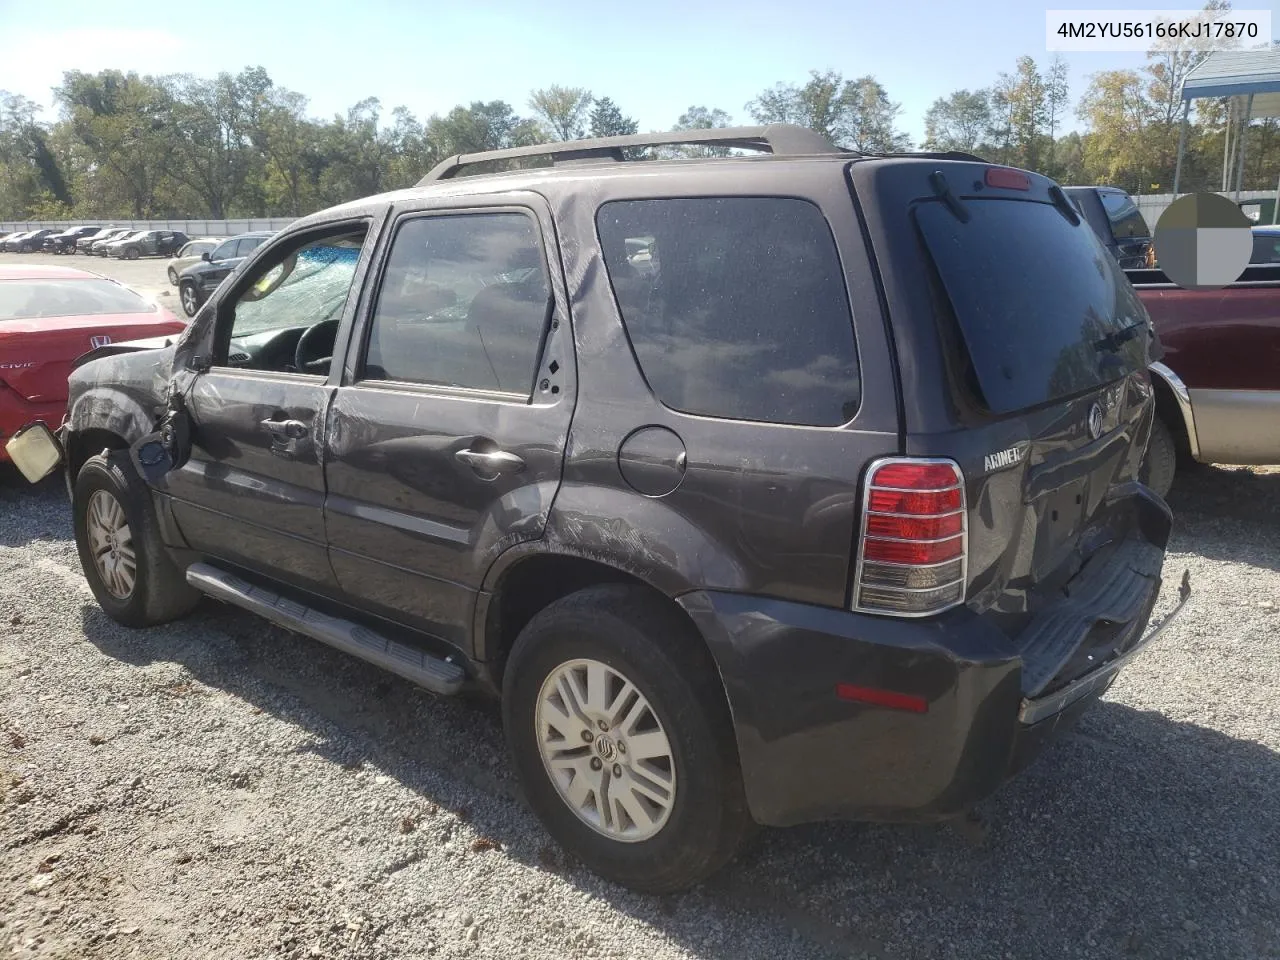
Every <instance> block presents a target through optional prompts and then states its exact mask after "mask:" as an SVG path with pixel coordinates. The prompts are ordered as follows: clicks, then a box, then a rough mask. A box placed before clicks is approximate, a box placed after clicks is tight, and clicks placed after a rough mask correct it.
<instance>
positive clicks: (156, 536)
mask: <svg viewBox="0 0 1280 960" xmlns="http://www.w3.org/2000/svg"><path fill="white" fill-rule="evenodd" d="M71 509H72V519H73V521H74V525H75V533H76V549H77V550H78V551H79V553H80V565H81V567H83V568H84V575H85V578H86V579H87V580H88V581H89V587H90V589H91V590H93V595H94V596H95V597H96V598H97V600H98V605H99V606H101V607H102V610H103V612H104V613H106V615H107V616H109V617H110V618H111V619H112V620H115V621H116V622H117V623H122V624H124V625H125V626H126V627H149V626H152V625H154V624H157V623H165V622H166V621H169V620H176V619H177V618H178V617H181V616H183V615H184V614H186V613H188V612H190V610H191V609H192V608H193V607H194V606H195V605H196V603H197V602H198V601H199V599H200V594H199V593H197V592H196V591H195V590H193V589H191V587H189V586H187V581H186V578H185V577H184V576H183V572H182V571H181V570H179V569H178V567H177V566H176V565H175V564H174V562H173V560H172V559H170V557H169V554H168V553H167V552H166V551H165V547H164V544H163V543H162V542H161V540H160V530H159V525H158V523H157V521H156V516H155V509H154V507H153V506H152V503H151V494H150V493H149V491H148V490H147V486H146V484H145V483H144V482H143V480H142V478H141V477H139V476H138V475H137V472H136V471H135V470H134V468H133V464H132V463H130V462H129V454H128V452H127V451H124V450H116V451H113V452H111V453H109V454H107V455H105V456H104V455H102V454H99V455H98V456H96V457H90V458H89V459H88V460H86V461H85V464H84V466H83V467H81V468H80V474H79V476H77V477H76V484H75V490H74V492H73V494H72V499H71Z"/></svg>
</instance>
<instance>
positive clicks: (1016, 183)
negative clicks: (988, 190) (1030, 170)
mask: <svg viewBox="0 0 1280 960" xmlns="http://www.w3.org/2000/svg"><path fill="white" fill-rule="evenodd" d="M985 179H986V181H987V186H988V187H999V188H1001V189H1002V190H1030V189H1031V178H1030V177H1029V176H1027V175H1026V174H1025V173H1023V172H1022V171H1021V170H1011V169H1009V168H1008V167H987V173H986V177H985Z"/></svg>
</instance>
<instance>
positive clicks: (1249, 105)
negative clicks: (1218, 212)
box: [1235, 93, 1253, 203]
mask: <svg viewBox="0 0 1280 960" xmlns="http://www.w3.org/2000/svg"><path fill="white" fill-rule="evenodd" d="M1252 115H1253V94H1252V93H1251V94H1249V99H1248V100H1246V101H1245V107H1244V119H1243V120H1242V121H1240V132H1239V133H1237V134H1236V142H1237V143H1238V144H1239V146H1237V147H1236V195H1235V201H1236V203H1239V202H1240V187H1241V185H1242V181H1243V180H1244V150H1245V147H1247V146H1248V145H1249V119H1250V117H1251V116H1252Z"/></svg>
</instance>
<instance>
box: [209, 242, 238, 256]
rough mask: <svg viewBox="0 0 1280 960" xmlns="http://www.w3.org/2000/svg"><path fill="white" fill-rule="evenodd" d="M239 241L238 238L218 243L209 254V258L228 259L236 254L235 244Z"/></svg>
mask: <svg viewBox="0 0 1280 960" xmlns="http://www.w3.org/2000/svg"><path fill="white" fill-rule="evenodd" d="M239 242H240V241H239V240H228V241H227V242H226V243H224V244H222V245H220V246H219V247H218V248H217V249H216V250H214V251H213V253H212V254H211V255H210V256H209V259H210V260H230V259H231V258H232V257H234V256H235V255H236V245H237V244H239Z"/></svg>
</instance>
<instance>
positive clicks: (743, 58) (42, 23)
mask: <svg viewBox="0 0 1280 960" xmlns="http://www.w3.org/2000/svg"><path fill="white" fill-rule="evenodd" d="M1277 2H1278V0H1271V2H1262V0H1237V2H1236V4H1235V6H1236V7H1237V8H1239V9H1245V8H1248V9H1271V10H1272V16H1273V20H1274V21H1275V25H1276V27H1277V28H1280V15H1277V13H1276V6H1277ZM1092 5H1093V6H1094V7H1095V8H1096V7H1102V6H1107V5H1106V4H1105V3H1100V2H1099V0H1092ZM1052 6H1053V7H1055V8H1061V7H1067V6H1068V4H1066V3H1062V2H1057V3H1053V4H1052ZM1173 6H1177V5H1176V4H1172V3H1169V0H1164V2H1163V3H1162V2H1159V0H1156V2H1154V3H1152V2H1143V0H1127V2H1124V3H1123V4H1114V5H1111V7H1114V8H1115V9H1161V8H1163V9H1168V8H1170V7H1173ZM1182 6H1183V7H1186V8H1194V7H1196V6H1199V3H1186V2H1184V3H1183V4H1182ZM1045 9H1046V6H1045V5H1040V4H1033V3H1017V2H1002V0H984V2H983V3H979V4H975V3H956V2H949V0H934V2H928V0H888V2H885V0H879V2H867V0H733V2H724V0H704V2H702V3H698V2H690V0H683V2H681V0H627V2H622V3H619V2H616V0H614V2H609V0H580V2H577V3H568V2H562V0H538V2H532V3H531V2H528V0H526V2H522V3H517V2H513V0H488V2H485V0H472V2H458V0H451V2H449V3H436V2H428V0H422V2H419V3H410V2H397V0H346V2H333V0H310V2H308V3H306V4H305V5H303V4H299V3H297V2H296V0H294V2H280V3H277V2H271V0H254V2H245V0H195V2H186V3H182V2H172V0H170V2H165V3H153V2H147V0H129V2H105V3H104V2H92V3H86V2H83V0H58V2H33V0H0V90H8V91H11V92H14V93H21V94H24V95H26V96H28V97H30V98H31V99H33V100H35V101H37V102H39V103H42V104H48V105H49V107H50V109H49V110H48V111H47V112H46V113H45V115H44V119H46V120H53V119H55V118H56V113H55V112H54V110H53V108H52V103H53V98H52V94H51V88H52V87H53V86H55V85H57V84H58V83H59V82H60V80H61V76H62V71H64V70H70V69H80V70H86V71H96V70H101V69H106V68H116V69H121V70H126V71H127V70H134V71H137V72H138V73H142V74H146V73H153V74H159V73H194V74H199V75H213V74H216V73H218V72H220V71H224V70H227V71H231V72H237V71H239V70H240V69H241V68H243V67H245V66H262V67H265V68H266V70H267V72H268V74H270V76H271V78H272V79H273V80H274V81H275V82H276V83H277V84H279V85H282V86H285V87H288V88H290V89H293V90H296V91H298V92H300V93H303V94H305V95H306V96H308V97H309V98H310V110H311V113H312V114H313V115H316V116H329V115H332V114H334V113H338V112H343V111H345V110H346V108H347V107H349V106H351V105H353V104H355V103H356V102H358V101H359V100H361V99H363V98H365V97H369V96H375V97H378V98H379V99H380V100H381V101H382V105H383V108H384V116H385V117H387V118H388V119H389V117H390V113H391V110H392V108H393V107H396V106H399V105H404V106H407V107H408V108H409V109H410V110H411V111H412V112H413V113H414V114H415V115H417V116H418V117H419V118H420V119H425V118H426V117H428V116H430V115H431V114H432V113H437V112H439V113H444V112H447V111H448V110H449V109H451V108H452V107H453V106H455V105H457V104H459V103H469V102H470V101H472V100H494V99H503V100H506V101H508V102H509V103H511V104H512V105H513V106H514V107H515V108H516V110H517V112H520V113H527V112H528V108H527V101H528V93H529V91H530V90H531V89H535V88H538V87H544V86H548V85H550V84H552V83H559V84H561V85H565V86H580V87H586V88H588V89H589V90H591V91H592V92H593V93H595V95H596V96H609V97H612V98H613V100H614V101H615V102H616V103H617V104H618V105H619V106H620V107H621V108H622V110H623V112H624V113H626V114H627V115H629V116H631V117H634V118H635V119H636V120H637V121H638V122H639V124H640V129H641V130H665V129H668V128H670V127H671V126H672V124H673V123H675V121H676V118H677V117H678V116H679V115H680V114H681V113H682V112H684V110H685V109H686V108H687V107H689V106H691V105H694V104H700V105H704V106H708V107H719V108H721V109H723V110H726V111H727V112H728V113H729V114H730V115H731V116H732V117H733V119H734V120H735V121H737V122H739V123H744V124H745V123H750V122H751V119H750V117H749V115H748V114H747V111H746V109H745V104H746V103H747V101H748V100H750V99H752V98H753V97H754V96H755V95H756V94H757V93H759V92H760V91H761V90H763V89H765V88H767V87H770V86H772V85H773V84H774V83H777V82H779V81H782V82H788V83H803V82H804V80H805V79H806V78H807V76H808V72H809V70H811V69H818V70H823V69H828V68H831V69H835V70H837V71H839V72H841V73H843V74H844V75H845V76H846V77H850V78H852V77H858V76H862V75H864V74H868V73H870V74H873V75H874V76H875V77H876V78H877V79H879V80H880V82H881V83H882V84H884V86H885V88H886V89H887V90H888V93H889V96H890V98H891V99H892V100H894V101H896V102H898V103H901V105H902V113H901V114H900V123H899V125H900V126H901V127H902V128H903V129H905V130H906V131H907V132H908V133H909V134H910V135H911V136H912V138H913V140H914V141H915V142H916V143H919V141H920V140H921V139H922V138H923V136H924V114H925V111H926V110H927V109H928V107H929V104H930V103H932V102H933V101H934V99H936V98H937V97H939V96H944V95H946V94H947V93H950V92H951V91H953V90H957V89H961V88H970V89H974V88H978V87H985V86H988V85H989V84H991V83H992V82H993V81H994V80H995V79H996V75H997V74H998V73H999V72H1000V71H1001V70H1004V71H1009V72H1012V70H1013V66H1014V60H1015V58H1016V57H1018V56H1020V55H1022V54H1029V55H1031V56H1033V57H1035V58H1036V60H1037V61H1038V62H1040V63H1041V64H1042V65H1044V64H1047V63H1048V60H1049V58H1050V56H1051V55H1050V54H1049V53H1047V52H1046V50H1045V18H1044V12H1045ZM1064 56H1065V58H1066V60H1067V63H1068V66H1069V69H1070V79H1071V88H1072V89H1071V93H1072V100H1073V102H1074V101H1075V100H1076V99H1077V98H1078V97H1079V96H1080V94H1081V93H1082V92H1083V91H1084V89H1085V87H1086V86H1087V84H1088V76H1089V74H1092V73H1094V72H1096V71H1098V70H1109V69H1116V68H1123V67H1133V68H1136V67H1139V66H1141V65H1142V64H1143V62H1144V57H1143V55H1142V54H1141V53H1071V54H1065V55H1064ZM1068 120H1069V123H1071V124H1074V123H1075V118H1074V116H1072V117H1070V118H1068Z"/></svg>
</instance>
